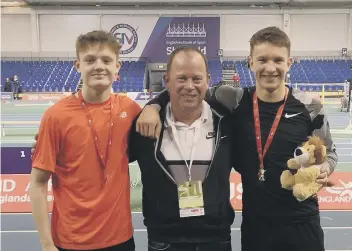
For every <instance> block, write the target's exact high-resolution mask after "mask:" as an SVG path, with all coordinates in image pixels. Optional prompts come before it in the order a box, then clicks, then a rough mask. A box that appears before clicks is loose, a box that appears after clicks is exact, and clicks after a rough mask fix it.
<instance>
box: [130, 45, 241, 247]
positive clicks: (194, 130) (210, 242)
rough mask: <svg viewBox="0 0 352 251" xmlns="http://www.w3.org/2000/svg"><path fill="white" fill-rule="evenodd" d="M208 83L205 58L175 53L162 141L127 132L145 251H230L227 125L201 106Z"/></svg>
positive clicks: (197, 53)
mask: <svg viewBox="0 0 352 251" xmlns="http://www.w3.org/2000/svg"><path fill="white" fill-rule="evenodd" d="M208 82H209V71H208V65H207V60H206V58H205V56H204V55H203V54H202V53H201V52H200V51H198V50H196V49H192V48H179V49H176V50H175V51H174V52H173V53H172V54H171V55H170V57H169V60H168V67H167V73H166V75H165V83H166V87H167V88H168V90H169V92H170V102H167V104H166V106H165V107H164V108H163V109H161V110H160V112H159V113H158V115H160V117H161V121H162V124H161V134H160V136H159V137H158V139H157V140H153V139H151V138H148V137H143V136H141V135H140V134H138V133H135V131H136V128H135V123H134V124H133V127H132V129H131V138H130V145H129V147H130V149H129V150H130V151H129V152H130V153H131V155H132V156H131V158H132V159H136V160H137V161H138V164H139V166H140V169H141V174H142V175H141V177H142V183H143V196H142V200H143V216H144V218H145V219H144V224H145V226H146V227H147V231H148V241H149V251H154V250H167V251H176V250H182V251H195V250H198V251H213V250H217V251H230V250H231V225H232V223H233V220H234V210H233V208H232V207H231V204H230V200H229V198H230V187H229V177H230V172H231V168H232V162H231V157H230V156H231V151H230V149H231V146H230V143H231V142H230V137H231V135H230V125H231V124H230V117H228V118H227V119H225V118H224V117H223V116H222V115H220V114H219V113H218V112H215V111H214V110H212V109H211V108H210V106H209V105H208V104H207V103H206V102H205V101H204V97H205V93H206V91H207V89H208Z"/></svg>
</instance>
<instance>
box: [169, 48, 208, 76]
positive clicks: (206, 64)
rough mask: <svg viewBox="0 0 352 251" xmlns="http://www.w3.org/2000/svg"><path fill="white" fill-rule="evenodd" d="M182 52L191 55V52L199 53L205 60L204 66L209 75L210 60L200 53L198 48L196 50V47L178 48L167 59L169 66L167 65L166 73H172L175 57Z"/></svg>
mask: <svg viewBox="0 0 352 251" xmlns="http://www.w3.org/2000/svg"><path fill="white" fill-rule="evenodd" d="M181 52H184V53H186V54H187V53H190V52H196V53H198V54H199V55H201V56H202V58H203V60H204V64H205V68H206V70H207V73H209V67H208V60H207V58H206V56H205V55H204V54H203V53H202V52H201V51H200V50H198V49H197V48H194V47H179V48H176V49H175V50H174V51H173V52H172V53H171V54H170V55H169V57H168V59H167V65H166V71H167V73H170V70H171V65H172V62H173V60H174V58H175V56H176V55H177V54H179V53H181Z"/></svg>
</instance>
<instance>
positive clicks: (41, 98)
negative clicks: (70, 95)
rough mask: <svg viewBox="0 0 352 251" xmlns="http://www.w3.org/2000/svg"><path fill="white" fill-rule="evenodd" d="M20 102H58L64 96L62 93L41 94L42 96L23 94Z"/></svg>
mask: <svg viewBox="0 0 352 251" xmlns="http://www.w3.org/2000/svg"><path fill="white" fill-rule="evenodd" d="M21 96H22V100H29V101H53V102H55V101H58V100H60V99H62V98H64V97H66V96H67V95H66V94H63V93H55V94H54V93H50V94H49V93H43V94H23V95H21Z"/></svg>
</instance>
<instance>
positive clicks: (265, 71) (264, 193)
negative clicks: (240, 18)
mask: <svg viewBox="0 0 352 251" xmlns="http://www.w3.org/2000/svg"><path fill="white" fill-rule="evenodd" d="M250 45H251V54H250V57H249V63H250V67H251V70H252V71H253V72H254V73H255V77H256V86H255V87H252V88H244V89H235V88H233V87H229V86H221V87H216V88H213V89H211V90H210V92H209V93H208V94H209V95H208V97H207V98H206V100H207V101H208V103H209V104H210V105H211V107H213V108H215V109H216V108H222V109H223V108H227V110H228V111H229V112H231V115H230V116H229V117H231V120H232V123H233V125H232V128H231V131H232V137H233V138H232V142H233V149H232V151H233V152H232V155H233V156H234V157H235V158H234V160H235V163H234V164H235V165H236V170H238V171H239V173H240V174H241V177H242V184H243V196H242V200H243V221H242V226H241V238H242V251H253V250H256V251H272V250H285V251H323V250H324V233H323V230H322V228H321V226H320V217H319V206H318V201H317V198H316V196H312V197H311V198H309V199H307V200H305V201H303V202H298V201H297V200H296V199H295V198H294V196H293V195H292V191H288V190H285V189H283V188H281V185H280V175H281V173H282V171H284V170H286V169H287V164H286V163H287V160H288V159H289V158H292V156H293V152H294V150H295V148H296V147H298V146H299V145H301V144H302V143H303V142H304V141H306V140H307V137H308V136H310V135H317V136H319V137H320V138H322V139H323V140H324V141H325V143H326V146H327V161H326V162H325V163H323V164H322V165H320V166H317V167H318V168H320V173H321V175H320V177H319V178H318V181H319V182H320V183H324V184H325V183H326V182H327V180H328V176H329V175H330V174H331V173H332V172H333V170H334V168H335V167H336V164H337V155H336V152H335V146H334V143H333V141H332V138H331V135H330V129H329V123H328V121H327V118H326V115H325V113H324V111H323V109H322V105H321V103H320V101H319V100H316V99H313V98H312V97H311V96H309V95H308V94H306V93H302V92H298V91H295V90H293V89H291V88H288V87H286V86H285V82H284V77H285V75H286V73H287V72H288V70H289V67H290V65H291V62H292V59H291V58H290V40H289V38H288V37H287V35H286V34H285V33H284V32H282V31H281V30H279V29H278V28H276V27H268V28H265V29H263V30H260V31H258V32H257V33H256V34H254V35H253V37H252V39H251V41H250ZM167 99H168V95H167V93H166V92H164V93H163V94H161V95H160V96H159V97H157V99H156V100H154V101H153V102H151V103H159V104H160V105H161V107H164V106H165V103H166V102H167ZM237 100H240V102H239V105H238V104H237ZM155 120H158V118H157V113H156V112H155V111H154V108H152V107H150V106H147V107H146V108H145V111H144V112H142V114H141V116H140V120H139V121H138V123H137V124H138V128H139V130H140V128H143V130H140V131H141V132H142V134H145V132H146V130H147V129H146V128H144V127H145V126H144V125H147V127H148V135H149V136H153V135H154V131H157V133H158V130H159V127H160V123H158V122H155ZM143 121H146V122H143Z"/></svg>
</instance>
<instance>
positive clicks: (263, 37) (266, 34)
mask: <svg viewBox="0 0 352 251" xmlns="http://www.w3.org/2000/svg"><path fill="white" fill-rule="evenodd" d="M262 43H270V44H272V45H275V46H279V47H286V48H287V50H288V54H289V55H290V52H291V41H290V39H289V37H288V36H287V34H286V33H285V32H284V31H282V30H280V29H279V28H278V27H275V26H271V27H267V28H264V29H261V30H259V31H257V32H256V33H255V34H254V35H253V36H252V38H251V40H250V46H251V53H250V55H252V52H253V48H254V46H256V45H258V44H262Z"/></svg>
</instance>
